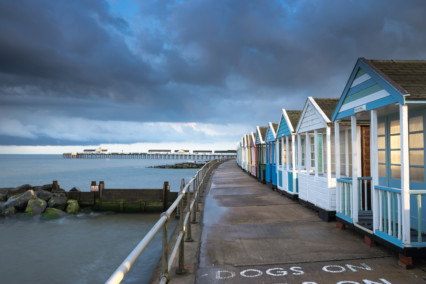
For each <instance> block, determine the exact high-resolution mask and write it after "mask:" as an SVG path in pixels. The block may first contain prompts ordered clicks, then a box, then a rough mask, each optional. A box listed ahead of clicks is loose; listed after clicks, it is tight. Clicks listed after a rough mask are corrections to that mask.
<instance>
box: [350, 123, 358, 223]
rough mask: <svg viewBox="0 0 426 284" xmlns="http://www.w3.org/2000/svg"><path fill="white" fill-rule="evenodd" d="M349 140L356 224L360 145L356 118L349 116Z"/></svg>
mask: <svg viewBox="0 0 426 284" xmlns="http://www.w3.org/2000/svg"><path fill="white" fill-rule="evenodd" d="M351 136H352V137H351V138H352V143H351V145H352V196H351V198H352V216H350V217H352V218H353V220H354V222H355V223H356V222H358V177H359V176H361V175H360V174H359V173H360V167H359V166H360V163H359V158H360V154H361V153H360V152H358V145H359V144H360V143H359V141H360V139H359V135H358V131H357V125H356V116H354V115H352V116H351Z"/></svg>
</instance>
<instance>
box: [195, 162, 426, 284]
mask: <svg viewBox="0 0 426 284" xmlns="http://www.w3.org/2000/svg"><path fill="white" fill-rule="evenodd" d="M425 267H426V266H424V265H417V266H416V267H415V268H414V269H411V270H405V269H403V268H402V267H400V266H399V265H398V259H397V257H396V254H394V253H393V252H392V251H390V250H387V249H386V248H384V247H381V246H373V247H371V248H370V247H369V246H367V245H366V244H365V243H364V241H363V238H362V237H361V236H360V235H358V234H357V233H355V232H353V231H351V230H340V229H337V228H336V223H335V222H329V223H326V222H324V221H322V220H321V219H319V218H318V217H317V216H316V214H315V212H314V211H312V210H311V209H308V208H306V207H304V206H302V205H300V204H299V203H298V202H297V201H293V200H290V199H288V198H286V197H284V196H282V195H280V194H279V193H278V192H275V191H272V190H271V189H270V188H268V187H267V186H266V185H264V184H261V183H259V182H257V180H256V179H254V178H253V177H250V176H249V175H248V174H246V173H244V172H243V171H242V170H241V169H240V168H238V166H237V165H236V162H235V160H231V161H228V162H226V163H223V164H222V165H220V166H219V168H218V169H217V170H216V172H215V173H214V175H213V177H212V184H211V187H210V190H209V191H208V192H206V200H205V203H204V216H203V222H202V235H201V244H200V251H199V262H198V268H196V279H195V282H196V283H276V284H278V283H305V284H307V283H311V284H312V283H318V284H320V283H341V284H343V283H351V284H353V283H370V284H373V283H386V284H387V283H426V269H425Z"/></svg>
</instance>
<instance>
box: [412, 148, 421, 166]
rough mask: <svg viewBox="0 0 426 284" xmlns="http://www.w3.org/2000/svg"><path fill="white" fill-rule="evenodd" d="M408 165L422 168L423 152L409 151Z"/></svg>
mask: <svg viewBox="0 0 426 284" xmlns="http://www.w3.org/2000/svg"><path fill="white" fill-rule="evenodd" d="M410 165H416V166H424V150H410Z"/></svg>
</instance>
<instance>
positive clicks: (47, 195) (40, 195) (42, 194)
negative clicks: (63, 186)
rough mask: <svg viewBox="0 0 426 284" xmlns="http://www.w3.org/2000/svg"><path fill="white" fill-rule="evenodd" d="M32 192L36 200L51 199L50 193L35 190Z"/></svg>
mask: <svg viewBox="0 0 426 284" xmlns="http://www.w3.org/2000/svg"><path fill="white" fill-rule="evenodd" d="M34 192H35V194H36V195H37V197H38V198H40V199H43V200H44V201H48V200H49V199H50V198H51V197H52V193H50V192H49V191H46V190H43V189H35V190H34Z"/></svg>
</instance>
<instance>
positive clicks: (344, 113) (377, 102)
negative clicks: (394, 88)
mask: <svg viewBox="0 0 426 284" xmlns="http://www.w3.org/2000/svg"><path fill="white" fill-rule="evenodd" d="M396 102H397V101H396V100H395V99H394V98H393V97H392V96H387V97H384V98H381V99H378V100H375V101H372V102H369V103H367V104H366V105H365V106H366V108H365V110H366V111H369V110H372V109H377V108H380V107H383V106H387V105H390V104H393V103H396ZM354 114H355V111H354V109H353V108H351V109H348V110H345V111H342V112H340V113H338V114H337V116H336V118H335V120H336V119H339V118H344V117H348V116H351V115H354Z"/></svg>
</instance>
